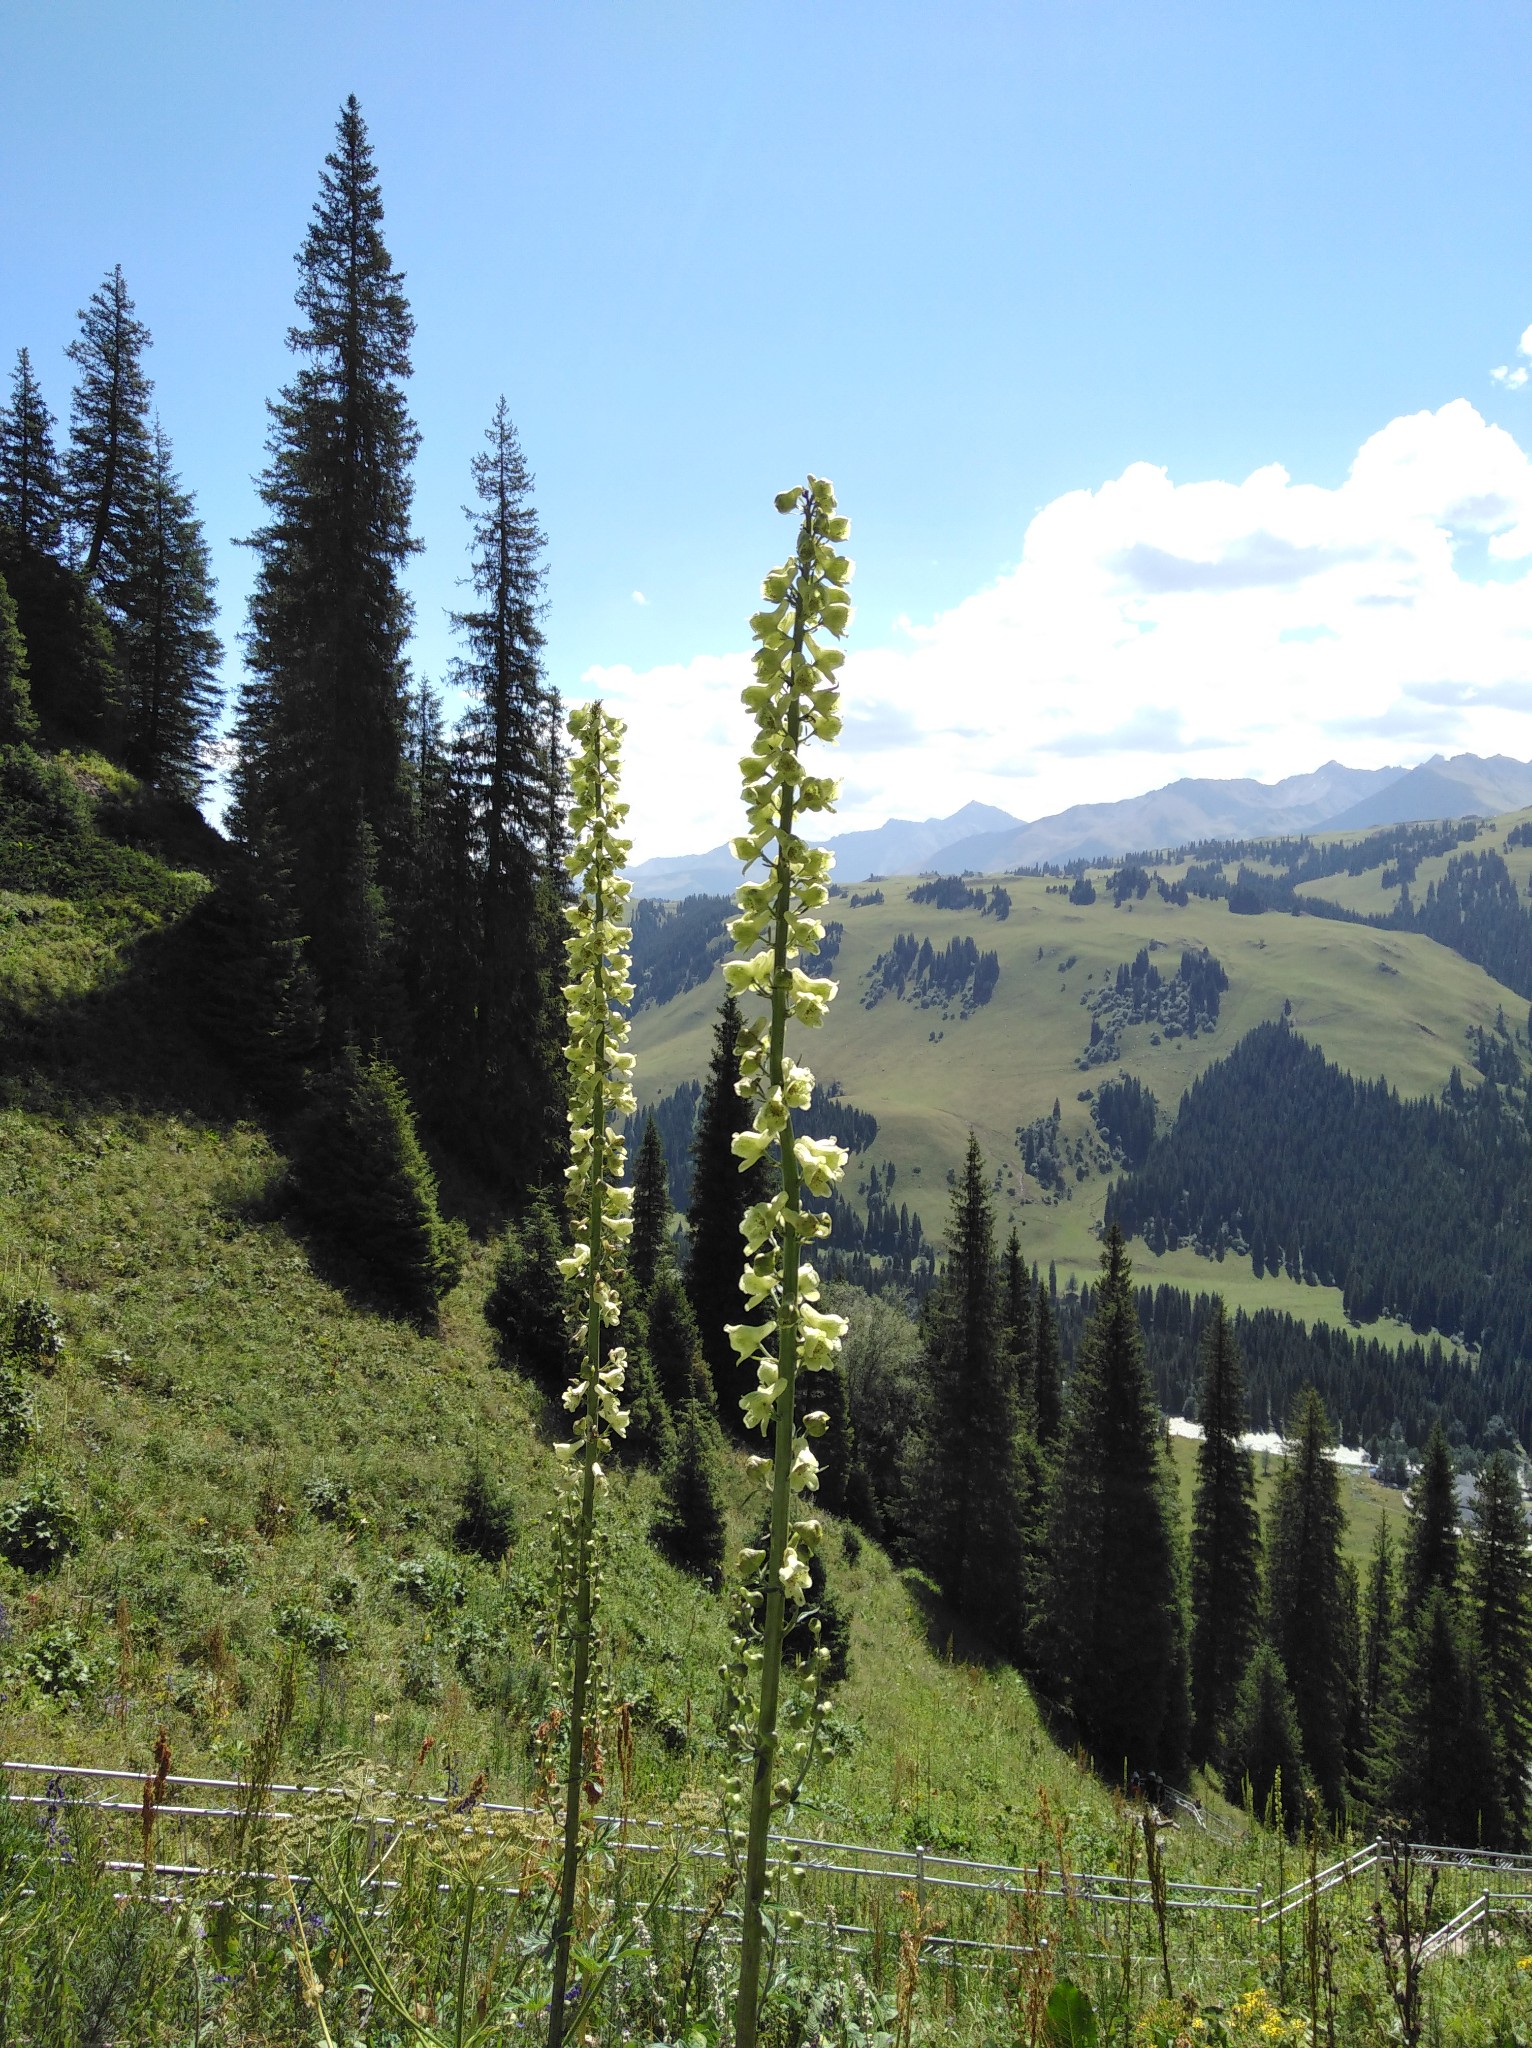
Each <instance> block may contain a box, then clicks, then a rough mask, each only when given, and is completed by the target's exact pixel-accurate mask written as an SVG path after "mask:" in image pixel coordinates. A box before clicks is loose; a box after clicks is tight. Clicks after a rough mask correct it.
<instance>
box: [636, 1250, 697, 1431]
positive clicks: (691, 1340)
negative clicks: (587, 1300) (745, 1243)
mask: <svg viewBox="0 0 1532 2048" xmlns="http://www.w3.org/2000/svg"><path fill="white" fill-rule="evenodd" d="M645 1299H646V1302H647V1308H648V1321H649V1355H650V1357H651V1358H652V1359H653V1361H654V1370H655V1376H656V1377H657V1379H658V1380H659V1384H660V1391H661V1392H662V1393H663V1394H664V1396H665V1399H666V1400H667V1401H668V1402H669V1403H670V1406H671V1409H672V1410H673V1411H674V1413H675V1414H677V1415H679V1414H680V1413H681V1410H682V1409H683V1408H684V1407H685V1406H686V1404H687V1403H688V1402H689V1401H702V1402H705V1403H707V1404H708V1405H709V1406H711V1405H712V1402H713V1381H712V1378H711V1376H710V1374H709V1372H708V1369H707V1367H706V1365H705V1364H704V1363H703V1360H702V1345H701V1343H700V1341H699V1340H698V1336H697V1318H696V1316H695V1315H694V1314H693V1313H692V1305H691V1302H690V1301H689V1300H688V1299H687V1294H686V1289H685V1288H684V1287H683V1286H682V1285H681V1282H680V1279H679V1278H678V1276H677V1274H676V1270H675V1267H674V1265H673V1264H672V1263H671V1262H670V1261H669V1260H668V1259H667V1260H666V1261H665V1262H664V1263H663V1264H662V1265H661V1266H660V1269H659V1271H658V1272H657V1273H656V1275H655V1277H654V1284H653V1285H652V1286H651V1288H650V1289H649V1292H648V1294H647V1296H646V1297H645Z"/></svg>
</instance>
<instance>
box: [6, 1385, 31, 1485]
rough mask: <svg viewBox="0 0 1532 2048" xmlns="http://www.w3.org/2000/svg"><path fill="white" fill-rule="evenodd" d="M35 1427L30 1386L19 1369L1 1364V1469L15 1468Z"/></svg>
mask: <svg viewBox="0 0 1532 2048" xmlns="http://www.w3.org/2000/svg"><path fill="white" fill-rule="evenodd" d="M35 1427H36V1417H35V1415H34V1413H33V1408H32V1393H31V1389H30V1388H29V1387H28V1386H27V1385H26V1383H25V1381H23V1380H22V1379H21V1378H20V1377H19V1376H18V1375H17V1374H16V1373H14V1372H11V1371H9V1370H8V1369H7V1368H6V1367H5V1366H0V1472H14V1471H15V1469H16V1467H17V1466H18V1465H19V1464H20V1463H21V1460H22V1458H23V1456H24V1455H25V1453H26V1448H27V1445H28V1444H29V1443H30V1442H31V1441H32V1433H33V1430H34V1428H35Z"/></svg>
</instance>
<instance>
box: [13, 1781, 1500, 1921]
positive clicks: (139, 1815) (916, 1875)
mask: <svg viewBox="0 0 1532 2048" xmlns="http://www.w3.org/2000/svg"><path fill="white" fill-rule="evenodd" d="M0 1776H3V1777H4V1778H5V1780H6V1788H5V1797H6V1799H7V1801H8V1803H10V1804H11V1805H15V1806H23V1807H27V1808H30V1809H34V1810H35V1809H38V1808H43V1809H46V1810H54V1811H57V1810H58V1809H59V1808H60V1807H68V1806H80V1807H88V1808H89V1809H91V1810H92V1811H94V1812H99V1813H104V1814H115V1815H120V1816H122V1817H123V1818H124V1819H125V1820H126V1819H127V1818H129V1817H132V1818H133V1819H135V1820H140V1821H141V1820H142V1819H143V1817H144V1813H145V1806H144V1798H143V1787H144V1785H145V1776H144V1774H143V1773H142V1772H140V1771H125V1770H116V1769H111V1768H108V1767H105V1766H96V1765H83V1764H53V1763H29V1762H23V1761H20V1760H12V1761H7V1762H0ZM17 1779H20V1780H21V1781H22V1785H21V1787H18V1786H17V1784H16V1783H15V1780H17ZM39 1781H41V1783H42V1787H43V1789H41V1790H33V1789H22V1788H23V1787H26V1788H30V1787H32V1786H36V1785H37V1784H38V1783H39ZM75 1787H78V1788H79V1790H78V1791H76V1790H74V1789H73V1788H75ZM129 1787H131V1788H132V1796H123V1795H124V1794H125V1793H127V1792H128V1788H129ZM199 1795H206V1796H199ZM352 1796H353V1795H352V1794H351V1793H349V1792H348V1791H347V1790H346V1788H344V1787H341V1786H325V1785H302V1784H273V1785H270V1786H268V1787H266V1788H265V1791H264V1795H263V1797H262V1800H261V1803H260V1804H259V1806H257V1807H252V1805H251V1803H250V1802H251V1797H252V1792H251V1787H250V1786H249V1785H248V1784H247V1783H245V1782H243V1781H241V1780H239V1779H237V1778H204V1777H186V1776H180V1775H177V1776H167V1778H166V1779H165V1782H164V1785H163V1787H162V1788H161V1791H160V1793H159V1796H158V1798H157V1799H155V1800H154V1801H153V1803H152V1807H151V1809H150V1811H151V1813H152V1819H153V1825H154V1828H155V1830H156V1831H158V1830H159V1829H160V1828H162V1827H164V1826H166V1825H167V1824H168V1825H170V1826H171V1827H172V1828H173V1830H174V1831H175V1832H176V1833H177V1834H178V1837H179V1848H180V1853H179V1854H178V1855H175V1856H174V1858H173V1860H166V1861H164V1862H161V1861H159V1859H158V1858H157V1857H152V1856H151V1858H150V1860H149V1863H148V1865H147V1867H146V1865H145V1862H144V1860H143V1859H142V1858H138V1859H130V1858H123V1857H113V1858H109V1859H107V1862H106V1868H107V1869H109V1870H112V1871H115V1872H119V1873H122V1874H124V1875H127V1874H130V1873H133V1872H140V1873H142V1875H143V1878H144V1880H145V1882H147V1881H148V1879H149V1875H150V1871H151V1870H152V1871H153V1873H154V1876H155V1877H156V1878H157V1879H158V1880H159V1881H160V1882H161V1883H175V1882H180V1883H182V1884H190V1883H194V1882H205V1881H213V1880H216V1879H217V1878H218V1877H220V1876H227V1875H229V1872H228V1871H227V1870H226V1869H220V1867H219V1865H218V1864H217V1863H216V1862H213V1861H210V1860H208V1858H207V1856H206V1855H198V1854H194V1853H192V1847H191V1838H192V1835H193V1834H194V1833H195V1832H198V1831H202V1832H204V1833H205V1831H207V1830H208V1829H209V1828H210V1827H211V1826H212V1825H216V1824H219V1823H229V1822H236V1821H241V1820H243V1821H246V1822H254V1821H262V1822H268V1823H269V1822H273V1821H276V1822H283V1821H290V1820H293V1819H296V1818H298V1817H299V1816H300V1815H301V1814H302V1813H303V1812H305V1811H309V1812H312V1811H314V1810H316V1809H318V1808H321V1807H322V1806H325V1805H328V1806H330V1807H331V1808H332V1809H333V1807H334V1803H335V1802H336V1801H337V1800H348V1799H351V1798H352ZM273 1802H275V1803H273ZM375 1807H376V1810H360V1809H359V1810H356V1811H353V1812H352V1813H350V1814H349V1815H348V1816H347V1818H348V1819H349V1820H350V1821H351V1822H352V1824H354V1825H356V1826H359V1827H366V1828H369V1829H380V1830H387V1829H392V1828H397V1827H399V1826H400V1825H401V1824H403V1825H408V1824H410V1822H411V1821H412V1820H418V1819H420V1818H423V1817H427V1816H435V1817H445V1816H448V1815H451V1814H454V1813H462V1812H465V1811H467V1810H468V1809H469V1808H470V1807H472V1809H473V1810H474V1811H476V1812H480V1813H487V1814H505V1815H508V1816H517V1817H521V1818H528V1819H530V1818H533V1817H535V1816H536V1814H537V1813H538V1809H536V1808H533V1807H529V1806H524V1805H519V1804H514V1803H510V1802H505V1801H496V1800H487V1799H482V1798H478V1799H473V1798H469V1799H462V1798H457V1799H454V1798H452V1797H451V1796H450V1795H446V1794H441V1793H424V1792H420V1793H412V1792H401V1793H397V1794H392V1795H382V1794H380V1795H378V1797H377V1799H376V1801H375ZM610 1825H611V1829H612V1843H613V1846H614V1847H615V1848H617V1849H619V1850H620V1851H621V1852H622V1853H625V1854H628V1855H637V1856H645V1855H661V1854H664V1853H667V1852H668V1851H669V1850H670V1849H671V1843H672V1839H673V1830H672V1828H671V1827H670V1826H669V1825H668V1824H667V1823H665V1822H663V1821H652V1820H642V1819H639V1820H634V1819H624V1820H619V1819H617V1818H616V1817H612V1818H611V1821H610ZM772 1842H773V1848H774V1851H775V1853H776V1854H778V1855H780V1856H782V1857H783V1858H784V1859H786V1860H787V1861H789V1862H790V1863H791V1864H792V1865H793V1866H794V1867H795V1869H796V1870H797V1871H798V1872H799V1873H801V1874H802V1875H804V1876H806V1877H821V1876H822V1877H829V1878H841V1879H849V1880H851V1881H853V1883H854V1884H856V1885H862V1884H871V1885H875V1886H884V1885H888V1886H894V1887H898V1888H899V1889H901V1890H907V1891H909V1892H911V1893H912V1894H913V1895H914V1896H915V1897H916V1898H917V1899H918V1900H920V1901H921V1902H922V1903H923V1904H924V1903H927V1902H929V1901H930V1900H932V1899H933V1898H940V1897H943V1896H949V1897H951V1898H952V1900H953V1904H954V1905H957V1904H958V1903H959V1901H960V1900H961V1899H962V1898H964V1897H970V1898H972V1899H973V1900H974V1902H975V1903H976V1904H977V1903H979V1902H980V1901H982V1900H989V1901H991V1902H993V1903H994V1904H996V1905H1002V1906H1003V1905H1004V1904H1006V1902H1008V1901H1010V1900H1012V1899H1046V1900H1049V1901H1051V1902H1058V1903H1062V1904H1063V1905H1064V1906H1065V1907H1066V1908H1068V1909H1070V1910H1072V1911H1077V1912H1078V1911H1081V1910H1084V1911H1086V1912H1088V1913H1089V1914H1091V1915H1092V1917H1094V1916H1097V1915H1115V1914H1117V1913H1119V1912H1124V1911H1126V1912H1128V1913H1132V1912H1133V1911H1135V1910H1141V1911H1147V1910H1152V1907H1153V1903H1154V1901H1153V1888H1152V1886H1151V1883H1150V1880H1149V1879H1148V1878H1147V1877H1129V1876H1127V1875H1126V1874H1124V1873H1122V1872H1116V1871H1059V1870H1048V1871H1046V1872H1045V1871H1044V1870H1042V1869H1040V1868H1038V1867H1037V1866H1028V1865H1023V1864H1006V1863H991V1862H984V1861H981V1860H979V1859H977V1858H971V1857H959V1856H945V1855H938V1854H935V1853H933V1852H932V1851H930V1850H928V1849H925V1848H921V1847H916V1848H913V1849H902V1848H888V1847H881V1846H878V1845H875V1844H870V1843H859V1842H839V1841H832V1840H826V1839H822V1838H819V1837H816V1836H808V1835H777V1836H773V1838H772ZM167 1846H168V1845H167ZM1406 1846H1407V1849H1408V1853H1409V1855H1410V1857H1411V1858H1412V1860H1414V1861H1417V1862H1419V1863H1420V1864H1422V1865H1426V1866H1428V1867H1429V1866H1435V1867H1439V1868H1441V1869H1443V1870H1451V1871H1454V1872H1463V1873H1475V1874H1482V1875H1484V1876H1486V1877H1495V1878H1498V1879H1499V1880H1501V1882H1502V1883H1505V1881H1507V1880H1509V1881H1510V1882H1511V1883H1512V1884H1514V1885H1515V1886H1516V1887H1517V1888H1516V1889H1514V1890H1512V1889H1506V1890H1490V1889H1488V1888H1486V1889H1485V1890H1484V1891H1483V1892H1481V1893H1480V1894H1478V1895H1477V1896H1476V1898H1475V1899H1473V1900H1471V1901H1470V1902H1469V1904H1468V1905H1467V1906H1465V1907H1464V1908H1463V1909H1462V1911H1461V1912H1459V1913H1458V1914H1457V1915H1455V1916H1454V1918H1453V1919H1452V1920H1449V1921H1448V1922H1446V1923H1445V1924H1444V1925H1443V1926H1442V1927H1440V1928H1438V1929H1435V1930H1434V1931H1433V1933H1432V1934H1431V1936H1430V1938H1429V1941H1428V1943H1427V1946H1426V1949H1425V1951H1424V1953H1425V1955H1427V1956H1433V1955H1438V1954H1443V1953H1447V1952H1449V1951H1450V1950H1451V1948H1452V1946H1453V1944H1454V1943H1455V1942H1457V1941H1459V1940H1461V1939H1462V1937H1463V1936H1464V1935H1465V1934H1466V1933H1467V1932H1468V1931H1469V1929H1470V1928H1472V1927H1473V1926H1475V1925H1478V1924H1479V1923H1480V1921H1482V1920H1483V1919H1484V1918H1485V1917H1487V1916H1488V1915H1491V1914H1494V1913H1502V1914H1509V1913H1513V1912H1517V1911H1521V1912H1526V1913H1529V1914H1532V1856H1525V1855H1516V1854H1512V1853H1511V1852H1509V1851H1497V1850H1470V1849H1460V1848H1454V1847H1451V1846H1446V1845H1442V1844H1435V1843H1411V1844H1408V1845H1406ZM198 1847H201V1844H200V1843H199V1844H198ZM688 1853H689V1855H690V1856H691V1857H692V1858H693V1859H695V1860H698V1861H704V1862H711V1861H716V1862H722V1861H724V1860H725V1858H726V1856H727V1853H728V1852H727V1849H726V1847H725V1845H724V1841H723V1838H722V1834H721V1831H719V1830H712V1831H710V1833H709V1835H708V1836H706V1837H704V1838H703V1839H702V1840H700V1841H693V1842H692V1843H690V1844H689V1845H688ZM1384 1853H1385V1845H1384V1844H1383V1842H1382V1841H1381V1839H1380V1840H1375V1841H1372V1842H1369V1843H1366V1844H1365V1845H1363V1846H1362V1847H1361V1848H1360V1849H1357V1850H1354V1851H1352V1852H1351V1853H1350V1854H1348V1855H1346V1856H1343V1857H1341V1858H1339V1859H1338V1860H1337V1861H1335V1862H1334V1863H1331V1864H1328V1865H1327V1866H1326V1867H1325V1868H1324V1869H1322V1870H1317V1871H1314V1872H1311V1873H1310V1874H1309V1875H1307V1876H1305V1877H1302V1878H1300V1879H1299V1880H1298V1881H1297V1882H1296V1883H1294V1884H1291V1885H1289V1886H1288V1887H1287V1888H1286V1889H1285V1890H1284V1891H1282V1892H1281V1893H1280V1894H1278V1895H1277V1896H1276V1897H1275V1898H1271V1899H1267V1898H1266V1896H1265V1894H1264V1892H1263V1890H1262V1887H1261V1886H1260V1885H1217V1884H1202V1883H1199V1882H1196V1881H1194V1880H1191V1879H1185V1878H1171V1877H1168V1876H1167V1879H1166V1882H1165V1886H1164V1892H1163V1898H1164V1903H1165V1906H1166V1908H1167V1910H1168V1911H1169V1912H1171V1913H1172V1914H1176V1915H1185V1914H1205V1913H1212V1914H1217V1915H1233V1916H1235V1917H1236V1918H1237V1919H1242V1920H1243V1921H1244V1922H1245V1923H1246V1924H1247V1925H1248V1926H1249V1927H1250V1928H1251V1929H1252V1931H1256V1930H1263V1929H1267V1928H1271V1927H1276V1926H1279V1925H1280V1923H1281V1922H1282V1921H1283V1920H1284V1919H1285V1918H1286V1916H1287V1915H1288V1914H1290V1913H1293V1912H1295V1911H1301V1910H1303V1909H1305V1908H1307V1907H1309V1906H1311V1905H1312V1904H1313V1903H1314V1902H1315V1901H1316V1900H1317V1899H1319V1898H1322V1897H1324V1896H1325V1895H1326V1894H1328V1893H1330V1892H1333V1891H1334V1890H1336V1889H1337V1888H1339V1887H1341V1886H1344V1885H1348V1884H1350V1883H1352V1882H1353V1881H1355V1880H1356V1879H1358V1878H1360V1877H1363V1876H1366V1875H1367V1874H1369V1873H1371V1872H1375V1871H1376V1870H1377V1869H1378V1868H1379V1865H1380V1863H1381V1861H1382V1859H1383V1856H1384ZM242 1874H243V1875H246V1876H249V1875H252V1874H254V1873H248V1872H247V1873H242ZM294 1878H295V1881H297V1882H306V1880H304V1879H303V1878H301V1877H300V1876H299V1875H298V1874H297V1873H294ZM1098 1925H1099V1920H1098ZM841 1932H843V1933H846V1934H856V1935H869V1936H870V1935H871V1933H872V1930H871V1929H870V1928H863V1927H861V1926H857V1925H853V1924H852V1923H850V1922H847V1923H841ZM926 1939H927V1941H928V1942H929V1943H931V1944H933V1945H935V1946H938V1947H943V1948H946V1949H947V1950H949V1951H952V1952H956V1951H958V1950H982V1951H984V1952H987V1953H990V1954H996V1955H1017V1954H1023V1953H1026V1950H1025V1948H1024V1947H1018V1946H1017V1944H1015V1943H1014V1942H1009V1941H1004V1940H986V1939H983V1938H970V1937H969V1936H968V1935H967V1934H964V1935H957V1934H949V1933H946V1932H944V1931H935V1930H933V1931H932V1933H931V1934H930V1935H928V1936H927V1937H926ZM1114 1939H1115V1937H1114Z"/></svg>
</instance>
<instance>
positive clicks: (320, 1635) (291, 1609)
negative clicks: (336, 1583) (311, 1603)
mask: <svg viewBox="0 0 1532 2048" xmlns="http://www.w3.org/2000/svg"><path fill="white" fill-rule="evenodd" d="M272 1620H273V1626H274V1627H275V1629H276V1632H277V1634H278V1635H279V1636H280V1637H281V1638H282V1640H283V1642H285V1643H292V1644H293V1645H294V1646H295V1647H296V1648H298V1649H300V1650H302V1651H304V1652H305V1653H306V1654H307V1655H308V1656H310V1657H313V1658H314V1659H315V1660H316V1661H318V1660H321V1659H325V1660H327V1659H329V1658H332V1657H348V1656H349V1655H350V1654H351V1638H350V1636H349V1635H348V1634H347V1633H346V1630H345V1627H344V1625H343V1624H342V1623H341V1622H340V1621H339V1620H338V1619H337V1618H336V1616H335V1615H333V1614H320V1613H318V1612H317V1611H316V1610H315V1609H314V1608H312V1607H306V1606H304V1605H303V1604H302V1603H301V1602H299V1601H296V1600H292V1601H288V1602H286V1603H285V1604H284V1605H283V1606H281V1607H279V1608H278V1609H277V1610H276V1613H275V1615H274V1616H273V1617H272Z"/></svg>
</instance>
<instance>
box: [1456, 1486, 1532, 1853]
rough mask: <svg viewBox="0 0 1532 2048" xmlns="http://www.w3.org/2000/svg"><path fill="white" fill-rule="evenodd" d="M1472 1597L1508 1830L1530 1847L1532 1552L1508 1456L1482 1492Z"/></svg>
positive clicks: (1471, 1560)
mask: <svg viewBox="0 0 1532 2048" xmlns="http://www.w3.org/2000/svg"><path fill="white" fill-rule="evenodd" d="M1468 1596H1469V1602H1470V1613H1471V1615H1472V1619H1473V1626H1474V1633H1475V1635H1476V1637H1477V1639H1478V1648H1479V1662H1480V1670H1481V1673H1482V1677H1483V1684H1484V1694H1485V1706H1486V1710H1487V1712H1488V1715H1489V1720H1490V1726H1491V1730H1492V1732H1493V1734H1494V1737H1495V1742H1496V1747H1497V1748H1498V1750H1499V1754H1500V1782H1501V1788H1502V1790H1501V1800H1502V1804H1503V1805H1504V1808H1505V1818H1506V1826H1507V1829H1508V1831H1509V1833H1510V1836H1511V1838H1512V1840H1513V1841H1514V1842H1515V1843H1516V1844H1517V1845H1518V1846H1523V1845H1525V1843H1526V1841H1527V1838H1528V1832H1529V1829H1528V1821H1529V1816H1528V1810H1527V1809H1528V1801H1527V1773H1528V1768H1529V1765H1532V1555H1529V1552H1528V1546H1527V1512H1526V1509H1525V1507H1524V1506H1523V1504H1522V1498H1521V1482H1520V1480H1519V1478H1518V1476H1517V1471H1516V1463H1515V1460H1514V1459H1513V1458H1512V1457H1511V1456H1510V1455H1509V1453H1508V1452H1505V1451H1497V1452H1496V1453H1495V1454H1494V1456H1493V1457H1491V1458H1489V1459H1488V1460H1487V1461H1486V1463H1485V1465H1484V1467H1483V1469H1482V1470H1481V1471H1480V1473H1479V1479H1478V1484H1477V1486H1476V1488H1475V1492H1474V1530H1473V1536H1472V1540H1471V1542H1470V1544H1469V1551H1468Z"/></svg>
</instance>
